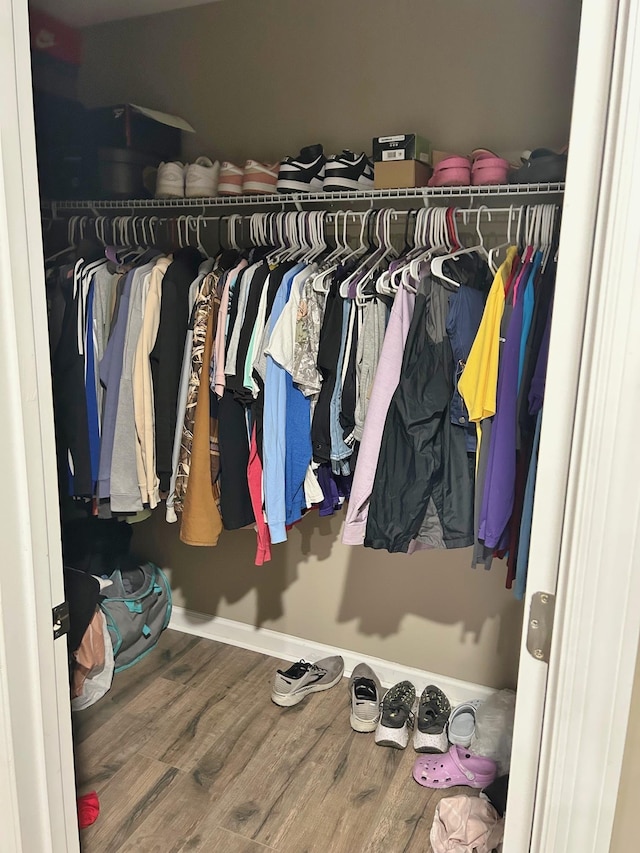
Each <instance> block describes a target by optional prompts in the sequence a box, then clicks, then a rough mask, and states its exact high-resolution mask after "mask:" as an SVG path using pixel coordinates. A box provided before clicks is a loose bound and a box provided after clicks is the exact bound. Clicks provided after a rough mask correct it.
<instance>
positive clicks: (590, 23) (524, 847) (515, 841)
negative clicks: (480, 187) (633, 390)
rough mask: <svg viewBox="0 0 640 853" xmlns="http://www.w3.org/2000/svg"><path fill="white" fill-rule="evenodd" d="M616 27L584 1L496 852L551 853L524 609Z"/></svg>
mask: <svg viewBox="0 0 640 853" xmlns="http://www.w3.org/2000/svg"><path fill="white" fill-rule="evenodd" d="M615 32H616V8H615V4H614V3H602V2H601V0H584V2H583V6H582V20H581V26H580V43H579V50H578V62H577V70H576V84H575V91H574V100H573V111H572V124H571V139H570V154H569V163H568V171H567V186H566V192H565V198H564V204H563V218H562V231H561V236H560V253H559V259H558V260H559V262H558V272H557V283H556V291H555V298H554V305H553V325H552V332H551V343H550V352H549V368H548V373H547V380H546V388H545V403H544V417H543V421H542V432H541V441H540V454H539V460H538V473H537V483H536V498H537V499H536V501H535V504H534V513H533V523H532V536H531V548H530V559H529V571H528V579H527V590H526V595H525V611H524V612H525V619H524V626H523V634H522V640H521V651H520V666H519V672H518V692H517V701H516V718H515V726H514V739H513V755H514V756H517V760H515V761H514V762H513V763H512V766H511V774H510V780H509V809H508V812H507V819H506V825H505V844H504V849H505V853H525V851H528V850H529V849H531V850H532V851H535V853H540V851H541V850H543V849H544V851H545V853H551V848H549V849H547V848H538V847H536V846H535V845H531V847H530V839H531V831H532V825H533V816H534V807H535V808H536V809H537V808H538V807H539V803H537V802H536V782H537V776H538V766H539V761H540V748H541V739H542V726H543V718H544V711H545V694H546V682H547V674H548V668H547V665H546V664H544V663H541V662H539V661H537V660H535V659H534V658H532V657H531V656H530V655H529V653H528V651H527V648H526V627H527V618H526V614H527V613H528V612H529V607H530V603H531V598H532V596H533V594H534V593H536V592H538V591H540V592H549V593H552V594H554V593H555V592H556V586H557V580H558V569H559V565H560V553H561V544H562V538H563V524H566V523H568V522H567V521H566V520H565V500H566V495H567V487H568V481H569V468H570V459H571V453H572V438H573V432H574V422H575V405H576V398H577V393H578V381H579V374H580V362H581V355H582V348H583V337H584V328H585V320H586V306H587V300H588V295H589V289H590V287H591V286H592V282H591V281H590V279H591V267H592V255H593V237H594V233H595V227H596V218H597V214H598V205H599V198H600V175H601V167H602V158H603V151H604V144H605V134H606V127H607V104H608V100H609V89H610V85H611V69H612V63H613V49H614V41H615ZM562 853H567V851H564V850H563V851H562Z"/></svg>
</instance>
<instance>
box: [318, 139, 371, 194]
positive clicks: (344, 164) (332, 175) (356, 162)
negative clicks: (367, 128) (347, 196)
mask: <svg viewBox="0 0 640 853" xmlns="http://www.w3.org/2000/svg"><path fill="white" fill-rule="evenodd" d="M322 188H323V189H324V190H325V192H336V191H338V190H371V189H373V163H372V162H371V160H370V159H369V158H368V157H367V155H366V154H365V153H364V152H363V153H362V154H360V155H358V154H354V153H353V151H347V150H346V149H345V150H344V151H343V152H342V154H336V155H335V156H333V157H329V159H328V160H327V165H326V168H325V172H324V183H323V185H322Z"/></svg>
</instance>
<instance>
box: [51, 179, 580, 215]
mask: <svg viewBox="0 0 640 853" xmlns="http://www.w3.org/2000/svg"><path fill="white" fill-rule="evenodd" d="M563 192H564V183H542V184H500V185H496V186H484V187H415V188H411V189H389V190H367V191H364V192H356V191H351V190H349V191H347V190H345V191H338V192H332V193H324V192H322V193H304V194H300V193H276V194H274V195H247V196H239V197H238V196H218V197H216V198H171V199H154V198H147V199H95V200H92V201H84V200H62V201H49V202H46V201H45V202H43V205H42V207H43V209H44V210H47V209H50V210H51V212H52V213H53V215H54V216H55V214H56V212H57V211H62V210H92V209H93V210H125V209H131V210H137V209H144V208H152V209H155V210H163V209H167V208H194V207H195V208H215V207H258V206H266V207H274V206H279V205H285V204H289V205H291V204H293V205H295V206H299V205H302V204H306V203H314V204H318V203H322V204H326V205H330V204H333V203H335V202H340V201H352V202H369V203H372V202H375V201H381V200H385V199H406V200H411V199H423V200H424V201H425V203H426V202H427V201H428V200H429V199H440V198H468V199H474V198H484V197H486V196H494V197H500V196H527V195H532V196H546V195H561V194H562V193H563Z"/></svg>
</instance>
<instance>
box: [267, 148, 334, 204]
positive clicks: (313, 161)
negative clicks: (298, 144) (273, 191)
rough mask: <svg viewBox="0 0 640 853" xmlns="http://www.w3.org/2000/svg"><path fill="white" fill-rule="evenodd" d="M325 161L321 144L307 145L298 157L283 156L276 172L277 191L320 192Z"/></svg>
mask: <svg viewBox="0 0 640 853" xmlns="http://www.w3.org/2000/svg"><path fill="white" fill-rule="evenodd" d="M326 162H327V158H326V157H325V156H324V152H323V150H322V145H308V146H307V147H306V148H302V149H301V151H300V154H299V155H298V157H285V159H284V160H283V161H282V163H281V164H280V171H279V172H278V192H279V193H319V192H322V184H323V181H324V167H325V163H326Z"/></svg>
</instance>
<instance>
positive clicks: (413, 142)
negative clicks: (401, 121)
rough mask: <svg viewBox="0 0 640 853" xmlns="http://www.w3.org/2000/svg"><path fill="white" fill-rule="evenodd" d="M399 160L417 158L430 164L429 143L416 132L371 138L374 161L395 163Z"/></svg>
mask: <svg viewBox="0 0 640 853" xmlns="http://www.w3.org/2000/svg"><path fill="white" fill-rule="evenodd" d="M400 160H418V161H419V162H420V163H426V164H428V165H430V164H431V143H430V142H429V140H428V139H424V137H422V136H419V135H418V134H417V133H403V134H399V135H398V136H377V137H375V138H374V140H373V161H374V163H395V162H397V161H400Z"/></svg>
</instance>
